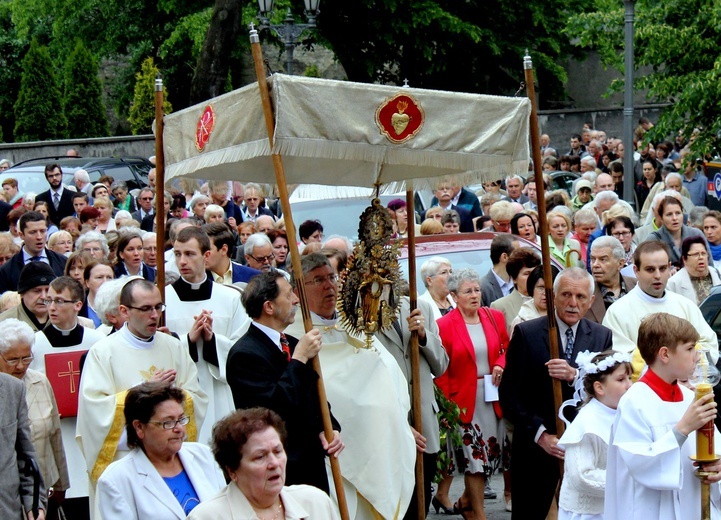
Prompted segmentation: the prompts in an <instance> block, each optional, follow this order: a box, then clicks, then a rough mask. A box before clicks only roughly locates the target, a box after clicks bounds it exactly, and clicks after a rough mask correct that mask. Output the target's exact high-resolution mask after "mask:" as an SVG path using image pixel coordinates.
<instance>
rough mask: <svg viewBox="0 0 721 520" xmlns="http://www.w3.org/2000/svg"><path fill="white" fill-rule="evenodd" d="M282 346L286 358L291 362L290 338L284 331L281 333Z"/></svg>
mask: <svg viewBox="0 0 721 520" xmlns="http://www.w3.org/2000/svg"><path fill="white" fill-rule="evenodd" d="M280 348H281V349H282V350H283V353H284V354H285V359H286V360H287V361H288V362H290V343H288V338H286V337H285V334H283V333H282V332H281V334H280Z"/></svg>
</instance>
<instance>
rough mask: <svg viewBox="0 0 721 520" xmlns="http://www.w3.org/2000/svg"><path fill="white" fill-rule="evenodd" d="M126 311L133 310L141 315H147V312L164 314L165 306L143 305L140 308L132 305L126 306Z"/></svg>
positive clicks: (160, 304)
mask: <svg viewBox="0 0 721 520" xmlns="http://www.w3.org/2000/svg"><path fill="white" fill-rule="evenodd" d="M126 307H127V308H128V309H135V310H136V311H138V312H142V313H143V314H148V313H149V312H153V311H157V312H165V304H164V303H159V304H157V305H143V306H142V307H133V306H132V305H126Z"/></svg>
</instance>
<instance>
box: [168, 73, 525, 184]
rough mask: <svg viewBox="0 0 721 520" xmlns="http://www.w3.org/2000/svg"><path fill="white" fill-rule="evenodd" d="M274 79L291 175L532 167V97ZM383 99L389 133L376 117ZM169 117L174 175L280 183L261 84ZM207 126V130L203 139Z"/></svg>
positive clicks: (380, 175) (354, 180)
mask: <svg viewBox="0 0 721 520" xmlns="http://www.w3.org/2000/svg"><path fill="white" fill-rule="evenodd" d="M269 86H270V93H271V99H272V103H273V110H274V114H275V124H276V129H275V136H274V147H273V150H272V151H273V153H277V154H280V155H281V156H282V157H283V163H284V166H285V174H286V180H287V182H288V184H302V183H303V184H324V185H335V186H373V185H375V184H376V183H379V184H384V185H387V188H388V189H391V190H395V191H403V190H404V189H405V186H404V183H405V181H406V180H411V179H412V180H413V186H414V188H416V189H418V188H422V187H431V188H432V187H433V185H434V181H433V180H432V179H433V178H434V177H438V176H441V175H449V174H456V176H457V178H458V180H459V181H460V182H461V183H462V184H470V183H475V182H478V181H479V180H484V179H489V180H490V179H498V178H499V177H501V176H502V175H505V174H510V173H526V172H527V171H528V162H529V148H528V136H529V116H530V112H531V104H530V101H529V100H528V99H527V98H525V97H518V98H508V97H498V96H484V95H476V94H464V93H457V92H445V91H436V90H424V89H414V88H399V87H392V86H384V85H373V84H365V83H352V82H348V81H334V80H325V79H317V78H306V77H301V76H287V75H282V74H275V75H273V76H272V78H270V80H269ZM399 95H400V96H404V98H402V99H407V98H408V97H410V98H411V99H412V100H413V101H416V102H417V106H411V107H410V108H408V109H407V112H406V113H412V114H413V115H412V116H410V117H407V116H403V115H402V114H403V110H404V108H405V107H404V106H403V105H401V104H399V103H397V101H396V100H395V99H392V98H395V97H397V96H399ZM389 102H390V104H389ZM412 104H413V103H412V102H411V105H412ZM396 106H398V107H399V108H396ZM208 107H211V109H209V108H208ZM383 107H386V114H387V115H386V118H387V121H386V128H387V129H389V132H387V134H389V135H386V134H384V133H383V132H382V125H381V124H379V123H378V122H377V119H378V118H381V119H382V117H383V116H382V115H381V116H378V117H377V113H378V114H380V113H381V110H382V108H383ZM389 107H390V108H389ZM414 109H415V111H414ZM388 110H390V111H391V112H398V113H393V118H394V123H395V122H396V119H395V118H401V117H405V122H406V125H408V126H409V128H408V130H407V131H405V133H404V134H401V133H400V132H398V131H397V129H396V133H397V135H398V136H401V137H403V136H404V135H406V134H408V133H409V132H410V131H411V130H412V129H413V130H415V134H414V135H412V136H406V137H405V140H404V141H403V142H398V141H394V140H393V139H392V138H393V137H396V136H395V135H394V129H393V128H390V124H391V123H390V115H388V114H389V112H388ZM204 113H205V114H206V116H205V119H204V121H203V124H202V125H200V124H199V122H200V119H201V117H202V116H203V114H204ZM211 113H212V115H209V114H211ZM409 120H411V122H410V123H408V121H409ZM419 122H420V125H419ZM164 126H165V129H164V135H163V141H164V149H165V162H166V180H171V179H173V178H175V177H194V178H200V179H214V180H236V181H242V182H250V181H254V182H265V183H270V184H274V183H275V174H274V170H273V163H272V161H271V160H270V157H269V156H270V154H271V150H270V146H269V142H268V138H267V133H266V128H265V122H264V119H263V108H262V105H261V100H260V94H259V91H258V84H257V83H253V84H250V85H247V86H245V87H243V88H241V89H238V90H235V91H233V92H229V93H228V94H224V95H222V96H218V97H216V98H214V99H211V100H210V101H207V102H205V103H202V104H198V105H195V106H192V107H189V108H187V109H185V110H182V111H180V112H177V113H174V114H170V115H168V116H166V117H165V121H164ZM211 127H212V131H210V132H208V131H207V130H209V129H210V128H211ZM402 128H404V129H405V128H406V127H405V126H403V127H402ZM198 132H200V133H201V134H202V133H203V132H205V135H204V136H201V143H200V146H197V145H196V134H197V133H198ZM205 141H207V143H205ZM202 144H205V146H204V148H203V147H202ZM200 148H202V151H200ZM391 184H392V186H389V185H391Z"/></svg>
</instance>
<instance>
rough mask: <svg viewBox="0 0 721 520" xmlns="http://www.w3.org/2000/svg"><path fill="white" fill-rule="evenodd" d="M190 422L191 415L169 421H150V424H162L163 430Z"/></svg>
mask: <svg viewBox="0 0 721 520" xmlns="http://www.w3.org/2000/svg"><path fill="white" fill-rule="evenodd" d="M189 422H190V417H181V418H180V419H171V420H169V421H148V424H154V425H155V426H161V427H162V428H163V430H172V429H173V428H175V427H176V426H177V425H178V424H179V425H181V426H185V425H186V424H188V423H189Z"/></svg>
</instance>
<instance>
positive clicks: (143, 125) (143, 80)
mask: <svg viewBox="0 0 721 520" xmlns="http://www.w3.org/2000/svg"><path fill="white" fill-rule="evenodd" d="M158 73H159V70H158V67H156V66H155V62H154V60H153V58H147V59H146V60H145V61H144V62H143V65H142V67H141V70H140V72H138V73H137V74H136V75H135V91H134V95H133V104H132V105H131V107H130V117H129V118H128V120H129V121H130V130H131V132H132V133H133V135H138V134H149V133H150V132H151V130H152V127H153V121H154V120H155V78H156V76H157V75H158ZM172 111H173V107H172V105H171V104H170V101H168V91H167V89H166V88H165V85H163V113H164V114H169V113H171V112H172Z"/></svg>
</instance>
